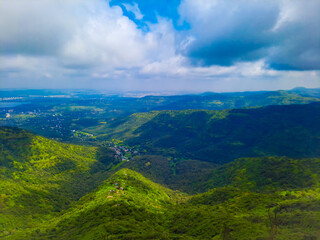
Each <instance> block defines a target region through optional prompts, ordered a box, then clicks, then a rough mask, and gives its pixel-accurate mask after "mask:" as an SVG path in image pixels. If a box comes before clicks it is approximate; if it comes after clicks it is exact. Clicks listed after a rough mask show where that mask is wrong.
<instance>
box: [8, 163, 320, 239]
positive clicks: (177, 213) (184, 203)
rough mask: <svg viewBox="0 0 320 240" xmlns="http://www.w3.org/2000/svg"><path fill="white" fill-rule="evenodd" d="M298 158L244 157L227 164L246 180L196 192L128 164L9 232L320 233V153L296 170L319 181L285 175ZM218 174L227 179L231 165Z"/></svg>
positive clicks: (122, 235)
mask: <svg viewBox="0 0 320 240" xmlns="http://www.w3.org/2000/svg"><path fill="white" fill-rule="evenodd" d="M266 160H267V161H266ZM294 161H295V160H293V159H288V158H267V159H257V158H255V159H250V158H249V159H241V160H239V161H238V163H236V164H235V165H230V164H229V165H227V166H226V167H225V171H226V172H234V173H235V174H233V177H234V178H235V179H237V180H236V181H241V184H240V185H237V184H229V183H227V182H226V183H225V184H224V186H223V187H216V188H214V189H212V190H209V191H208V192H205V193H202V194H198V195H192V196H188V195H186V194H183V193H179V192H177V191H172V190H170V189H167V188H164V187H162V186H161V185H159V184H155V183H153V182H152V181H150V180H148V179H146V178H145V177H143V176H142V175H141V174H139V173H137V172H134V171H132V170H129V169H122V170H120V171H118V172H116V173H115V174H113V175H112V176H111V177H110V178H109V179H108V180H106V181H105V182H103V183H102V184H101V186H99V187H98V188H97V189H96V190H94V191H92V192H91V193H89V194H87V195H86V196H84V197H82V198H81V199H80V200H79V201H78V202H76V203H74V204H73V205H72V206H71V207H70V208H69V209H68V210H66V211H64V212H63V213H62V214H61V215H60V216H57V217H55V218H53V219H51V220H50V221H48V222H47V223H43V224H40V225H38V226H37V227H34V228H32V229H29V230H28V231H22V232H18V233H17V235H15V236H12V238H10V237H8V238H7V239H239V240H246V239H261V240H262V239H265V240H267V239H297V240H298V239H317V238H318V237H319V227H320V225H319V220H320V208H319V206H320V191H319V183H320V182H319V168H318V167H319V163H320V159H305V160H301V161H304V163H308V164H304V168H303V170H300V172H301V173H302V174H298V176H297V177H295V178H296V180H298V181H300V182H301V183H302V181H303V178H304V177H305V175H308V176H310V177H312V178H313V181H311V182H308V184H303V183H302V185H299V184H298V185H297V186H294V185H291V186H288V185H287V184H286V183H284V182H283V179H285V178H287V173H288V172H291V169H292V168H294V167H295V162H294ZM255 162H258V163H257V164H252V163H255ZM274 162H278V163H279V164H277V167H278V169H277V172H274V173H269V174H271V175H272V176H274V177H273V179H272V181H269V182H268V181H266V182H265V183H264V184H263V186H262V185H261V186H259V187H258V188H255V189H252V188H251V185H252V183H251V179H249V178H248V176H249V175H251V174H252V173H258V172H261V171H263V168H264V167H266V166H268V168H272V163H274ZM270 164H271V165H270ZM288 166H289V169H287V167H288ZM315 167H316V168H315ZM244 169H248V171H247V172H246V171H245V170H244ZM246 173H248V176H247V175H246ZM214 174H215V177H218V178H220V179H223V177H224V175H225V172H224V171H221V170H218V171H217V172H215V173H214ZM292 174H293V173H292ZM304 174H305V175H304ZM272 176H271V177H272ZM269 177H270V176H265V177H263V178H262V180H268V178H269ZM277 179H278V180H277ZM288 181H290V177H289V178H288ZM274 186H277V187H274Z"/></svg>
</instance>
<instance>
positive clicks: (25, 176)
mask: <svg viewBox="0 0 320 240" xmlns="http://www.w3.org/2000/svg"><path fill="white" fill-rule="evenodd" d="M0 149H1V155H0V215H1V216H0V237H1V236H4V235H8V234H10V233H12V232H14V231H17V230H20V229H21V228H29V227H32V226H34V225H37V224H39V222H43V221H46V220H48V219H50V218H52V217H53V216H57V215H58V214H60V212H61V211H62V210H64V209H67V208H68V207H69V205H70V204H71V203H72V202H74V201H76V200H78V199H79V198H80V197H82V196H83V195H85V194H87V193H88V192H90V191H92V190H93V189H95V188H96V187H97V186H98V185H99V184H100V183H101V182H102V181H103V180H104V179H106V178H107V176H106V170H108V169H109V168H110V164H111V165H112V161H114V158H113V152H112V151H104V152H103V151H101V148H93V147H83V146H77V145H71V144H63V143H59V142H56V141H52V140H49V139H46V138H43V137H40V136H37V135H33V134H31V133H30V132H27V131H25V130H22V129H18V128H9V127H0Z"/></svg>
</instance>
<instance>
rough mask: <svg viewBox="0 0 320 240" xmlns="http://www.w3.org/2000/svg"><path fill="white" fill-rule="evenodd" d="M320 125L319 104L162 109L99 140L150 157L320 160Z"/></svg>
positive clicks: (110, 129) (115, 125)
mask: <svg viewBox="0 0 320 240" xmlns="http://www.w3.org/2000/svg"><path fill="white" fill-rule="evenodd" d="M136 119H141V121H137V120H136ZM319 122H320V104H319V103H312V104H306V105H283V106H267V107H263V108H254V109H233V110H222V111H210V110H183V111H160V112H150V113H143V114H141V115H140V114H134V115H132V116H130V117H128V118H125V119H123V121H120V120H115V121H111V122H110V123H109V125H107V127H105V128H104V129H105V131H104V130H103V129H101V133H104V134H101V135H98V139H101V140H103V139H106V140H107V139H111V138H119V139H122V140H125V142H126V143H127V144H129V145H131V146H135V145H136V146H139V147H140V148H141V149H146V151H147V152H148V153H150V154H160V155H165V156H172V157H177V158H184V159H197V160H202V161H207V162H211V163H218V164H223V163H226V162H230V161H232V160H234V159H236V158H240V157H257V156H288V157H293V158H302V157H319V156H320V138H319V136H320V125H319ZM99 137H100V138H99Z"/></svg>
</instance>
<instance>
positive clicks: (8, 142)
mask: <svg viewBox="0 0 320 240" xmlns="http://www.w3.org/2000/svg"><path fill="white" fill-rule="evenodd" d="M33 137H34V136H33V134H32V133H30V132H28V131H26V130H23V129H20V128H16V127H0V150H1V154H0V167H1V166H4V167H8V168H11V167H13V166H14V161H16V162H25V161H26V160H27V159H28V157H29V156H30V154H31V143H32V139H33Z"/></svg>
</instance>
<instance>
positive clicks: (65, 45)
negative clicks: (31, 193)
mask: <svg viewBox="0 0 320 240" xmlns="http://www.w3.org/2000/svg"><path fill="white" fill-rule="evenodd" d="M319 12H320V1H319V0H308V1H301V0H228V1H226V0H197V1H195V0H158V1H156V0H135V1H131V0H110V1H106V0H90V1H88V0H87V1H86V0H42V1H37V0H24V1H20V0H10V1H7V0H0V88H82V89H85V88H89V89H104V90H116V91H136V90H137V91H159V92H163V91H190V92H202V91H216V92H224V91H247V90H249V91H250V90H262V89H263V90H274V89H290V88H293V87H297V86H304V87H311V88H315V87H320V15H319Z"/></svg>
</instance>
